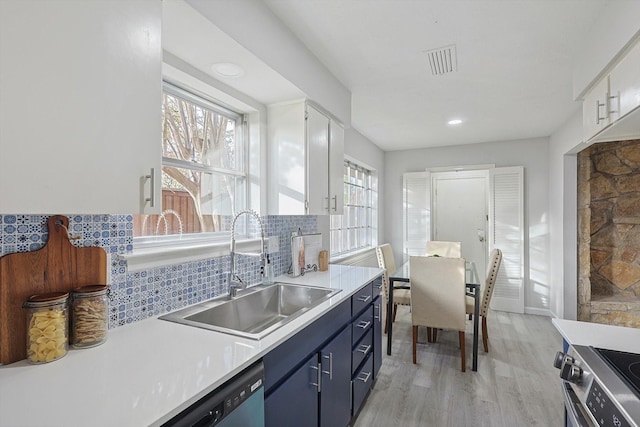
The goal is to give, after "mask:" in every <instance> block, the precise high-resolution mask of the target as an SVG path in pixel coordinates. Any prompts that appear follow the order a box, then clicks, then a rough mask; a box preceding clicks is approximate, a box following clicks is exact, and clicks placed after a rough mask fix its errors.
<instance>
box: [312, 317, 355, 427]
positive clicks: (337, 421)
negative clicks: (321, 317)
mask: <svg viewBox="0 0 640 427" xmlns="http://www.w3.org/2000/svg"><path fill="white" fill-rule="evenodd" d="M319 356H320V365H321V369H322V386H321V392H320V426H321V427H345V426H347V425H348V424H349V421H350V419H351V399H350V393H351V328H350V327H346V328H344V329H343V331H342V332H340V333H339V334H338V335H337V336H336V337H335V338H334V339H332V340H331V342H329V344H327V345H326V346H325V347H324V348H323V349H322V350H321V351H320V355H319Z"/></svg>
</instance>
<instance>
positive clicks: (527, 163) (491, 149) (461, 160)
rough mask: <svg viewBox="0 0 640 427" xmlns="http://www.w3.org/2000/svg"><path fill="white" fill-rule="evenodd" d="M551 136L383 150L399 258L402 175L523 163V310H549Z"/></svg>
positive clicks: (388, 217)
mask: <svg viewBox="0 0 640 427" xmlns="http://www.w3.org/2000/svg"><path fill="white" fill-rule="evenodd" d="M548 159H549V140H548V139H547V138H536V139H527V140H518V141H505V142H490V143H482V144H471V145H464V146H453V147H439V148H427V149H419V150H404V151H392V152H387V153H386V155H385V166H384V170H385V185H384V187H385V188H384V191H385V205H386V209H385V212H384V223H385V239H384V241H387V242H389V243H391V244H392V246H393V247H394V252H395V254H394V255H395V256H396V259H402V258H401V256H402V220H401V218H402V174H403V173H404V172H419V171H423V170H424V169H425V168H428V167H440V166H458V165H473V164H491V163H492V164H495V165H496V167H506V166H520V165H521V166H524V188H525V200H524V207H525V218H524V219H525V227H526V228H525V310H526V312H528V313H534V314H549V311H548V310H549V308H550V296H551V289H550V288H549V255H548V254H549V250H548V249H549V198H548V196H547V192H548V190H549V174H548V172H549V169H548V163H547V162H548Z"/></svg>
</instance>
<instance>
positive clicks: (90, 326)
mask: <svg viewBox="0 0 640 427" xmlns="http://www.w3.org/2000/svg"><path fill="white" fill-rule="evenodd" d="M108 289H109V287H108V286H107V285H89V286H83V287H81V288H77V289H74V290H73V302H72V306H71V344H72V345H73V347H75V348H86V347H95V346H97V345H100V344H102V343H103V342H105V341H106V340H107V331H108V330H109V299H108V297H107V291H108Z"/></svg>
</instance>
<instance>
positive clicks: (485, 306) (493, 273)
mask: <svg viewBox="0 0 640 427" xmlns="http://www.w3.org/2000/svg"><path fill="white" fill-rule="evenodd" d="M501 263H502V251H501V250H500V249H497V248H496V249H494V250H492V251H491V257H490V259H489V265H488V266H487V277H486V278H485V281H484V283H483V284H482V289H481V290H480V291H479V292H481V295H480V297H481V300H480V308H479V311H480V312H479V313H478V315H479V316H480V317H481V318H482V345H483V346H484V352H485V353H487V352H488V351H489V336H488V330H487V313H488V312H489V305H490V304H491V296H492V295H493V290H494V288H495V284H496V279H497V278H498V270H500V264H501ZM466 306H467V314H468V315H469V317H471V316H472V315H473V311H474V299H473V297H470V296H468V297H467V301H466ZM478 320H480V319H478Z"/></svg>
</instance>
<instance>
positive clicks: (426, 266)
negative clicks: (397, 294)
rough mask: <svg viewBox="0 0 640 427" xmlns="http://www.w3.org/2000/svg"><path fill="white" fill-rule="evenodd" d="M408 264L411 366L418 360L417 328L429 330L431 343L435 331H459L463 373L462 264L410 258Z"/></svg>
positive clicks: (445, 260) (464, 325)
mask: <svg viewBox="0 0 640 427" xmlns="http://www.w3.org/2000/svg"><path fill="white" fill-rule="evenodd" d="M409 263H410V265H409V269H410V273H409V274H410V277H409V279H410V281H411V323H412V326H413V331H412V332H413V334H412V335H413V363H414V364H415V363H416V359H417V357H416V346H417V338H418V326H426V327H427V328H428V329H429V328H431V329H432V330H433V332H434V341H435V336H436V334H435V332H436V331H437V330H438V329H449V330H455V331H458V340H459V343H460V358H461V370H462V372H465V370H466V365H467V364H466V354H465V336H464V331H465V327H466V310H465V294H466V291H465V290H466V281H465V260H464V259H463V258H447V257H424V256H412V257H410V258H409ZM428 329H427V331H428ZM428 341H431V340H428Z"/></svg>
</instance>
